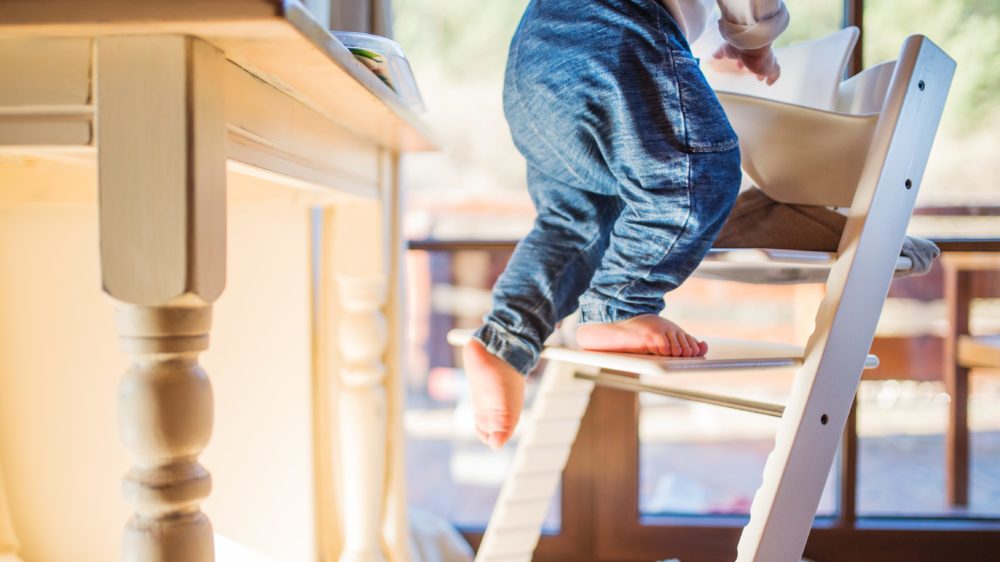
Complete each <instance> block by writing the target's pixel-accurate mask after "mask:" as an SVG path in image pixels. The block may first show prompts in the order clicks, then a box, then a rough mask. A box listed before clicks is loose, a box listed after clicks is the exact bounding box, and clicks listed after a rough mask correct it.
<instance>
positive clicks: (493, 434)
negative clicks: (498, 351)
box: [462, 339, 524, 449]
mask: <svg viewBox="0 0 1000 562" xmlns="http://www.w3.org/2000/svg"><path fill="white" fill-rule="evenodd" d="M462 361H463V365H464V367H465V374H466V376H467V377H468V378H469V388H470V390H471V392H472V409H473V411H474V412H475V415H476V435H477V436H478V437H479V440H480V441H482V442H483V443H486V444H487V445H489V446H490V447H493V448H494V449H499V448H500V447H502V446H503V444H504V443H506V442H507V440H508V439H510V436H511V435H513V434H514V428H515V427H517V420H518V419H519V418H520V417H521V407H522V406H523V405H524V375H522V374H521V373H519V372H517V370H515V369H514V367H511V366H510V365H509V364H508V363H507V362H506V361H504V360H503V359H500V358H499V357H497V356H496V355H493V354H492V353H490V352H489V351H486V347H485V346H483V344H482V343H480V342H479V340H475V339H473V340H470V341H469V343H467V344H465V348H464V349H463V350H462Z"/></svg>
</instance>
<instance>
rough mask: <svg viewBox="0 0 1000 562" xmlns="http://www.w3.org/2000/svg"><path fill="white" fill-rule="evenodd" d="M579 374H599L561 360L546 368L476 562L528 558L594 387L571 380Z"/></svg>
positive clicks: (557, 485)
mask: <svg viewBox="0 0 1000 562" xmlns="http://www.w3.org/2000/svg"><path fill="white" fill-rule="evenodd" d="M578 371H579V372H583V373H589V374H596V373H597V371H598V370H597V369H595V368H593V367H580V366H578V365H574V364H572V363H567V362H561V361H550V362H549V363H548V365H547V366H546V368H545V373H544V374H543V375H542V381H541V384H540V386H539V389H538V394H537V395H536V398H535V402H534V404H533V405H532V407H531V413H530V414H529V416H528V419H526V420H525V422H526V423H525V425H524V431H523V433H522V434H521V435H520V437H519V438H518V443H517V450H516V451H515V452H514V459H513V462H512V464H511V467H510V469H509V471H508V473H507V477H506V478H505V479H504V483H503V486H502V487H501V488H500V495H499V497H498V498H497V504H496V507H495V508H494V510H493V513H492V515H491V516H490V521H489V524H488V525H487V527H486V534H485V535H483V542H482V543H481V544H480V545H479V551H478V552H477V554H476V560H477V561H481V562H490V561H501V560H502V561H505V562H507V561H509V562H515V561H523V562H528V561H530V560H531V556H532V553H533V552H534V550H535V547H536V546H537V544H538V539H539V537H540V536H541V532H542V524H543V523H544V521H545V515H546V514H547V513H548V511H549V507H550V506H551V504H552V499H553V498H554V497H555V494H556V490H557V489H558V487H559V479H560V476H561V475H562V471H563V469H564V468H565V467H566V461H567V460H569V453H570V449H571V448H572V447H573V442H574V441H575V440H576V435H577V432H578V431H579V429H580V420H582V419H583V415H584V413H586V411H587V404H588V403H589V401H590V393H591V391H592V390H593V388H594V383H592V382H590V381H587V380H583V379H580V378H577V377H575V376H574V375H575V374H576V373H577V372H578Z"/></svg>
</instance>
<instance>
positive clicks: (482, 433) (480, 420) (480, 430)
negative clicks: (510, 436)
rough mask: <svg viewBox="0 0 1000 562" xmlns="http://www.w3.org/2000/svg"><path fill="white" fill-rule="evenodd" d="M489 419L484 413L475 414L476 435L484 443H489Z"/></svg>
mask: <svg viewBox="0 0 1000 562" xmlns="http://www.w3.org/2000/svg"><path fill="white" fill-rule="evenodd" d="M489 427H490V424H489V420H488V419H487V417H486V415H485V414H478V413H477V414H476V437H478V438H479V440H480V441H482V442H483V443H484V444H486V445H489V444H490V431H489Z"/></svg>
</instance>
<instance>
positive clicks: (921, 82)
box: [917, 80, 924, 92]
mask: <svg viewBox="0 0 1000 562" xmlns="http://www.w3.org/2000/svg"><path fill="white" fill-rule="evenodd" d="M917 88H920V91H921V92H923V91H924V81H923V80H921V81H920V82H917Z"/></svg>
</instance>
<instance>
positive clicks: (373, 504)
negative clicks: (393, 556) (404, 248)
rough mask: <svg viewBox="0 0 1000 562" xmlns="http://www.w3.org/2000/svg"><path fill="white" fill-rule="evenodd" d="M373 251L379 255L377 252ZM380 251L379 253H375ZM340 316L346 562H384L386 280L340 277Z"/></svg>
mask: <svg viewBox="0 0 1000 562" xmlns="http://www.w3.org/2000/svg"><path fill="white" fill-rule="evenodd" d="M373 250H376V249H374V248H373ZM376 251H377V250H376ZM337 286H338V294H339V296H340V306H341V314H340V315H339V316H340V318H339V322H340V329H339V330H338V332H339V340H340V341H339V347H340V349H339V352H340V354H339V357H340V365H339V368H338V376H339V380H340V387H339V390H338V393H337V394H338V395H337V412H338V414H339V415H338V419H337V434H338V437H339V444H340V457H339V460H340V462H339V463H338V465H337V467H336V468H337V478H338V479H339V480H340V482H341V486H340V490H341V506H342V508H343V513H344V546H343V551H342V552H341V555H340V558H339V560H340V561H341V562H382V561H384V560H385V556H384V555H383V553H382V548H381V540H380V536H381V527H382V517H383V514H384V511H383V510H384V502H385V474H386V463H387V461H386V446H385V443H386V438H387V429H386V423H387V420H386V400H387V398H386V390H385V377H386V365H385V362H384V359H383V356H384V354H385V351H386V345H387V343H388V341H387V340H388V332H387V329H386V319H385V314H384V312H383V311H382V308H383V307H384V306H385V304H386V281H385V278H384V277H382V276H373V277H355V276H350V275H340V276H338V278H337Z"/></svg>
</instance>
